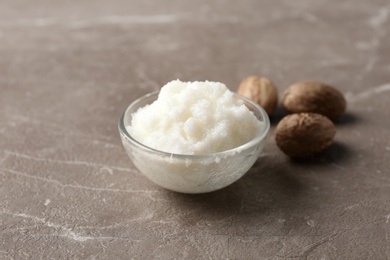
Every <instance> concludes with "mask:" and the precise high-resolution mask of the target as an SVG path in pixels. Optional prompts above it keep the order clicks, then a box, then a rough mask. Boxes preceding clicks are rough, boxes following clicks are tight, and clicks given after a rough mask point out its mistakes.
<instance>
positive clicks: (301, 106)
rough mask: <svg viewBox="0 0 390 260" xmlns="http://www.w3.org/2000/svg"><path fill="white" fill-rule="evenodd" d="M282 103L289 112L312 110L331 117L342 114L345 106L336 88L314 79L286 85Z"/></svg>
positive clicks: (343, 99)
mask: <svg viewBox="0 0 390 260" xmlns="http://www.w3.org/2000/svg"><path fill="white" fill-rule="evenodd" d="M282 105H283V107H284V109H286V110H287V111H288V112H290V113H301V112H312V113H318V114H321V115H324V116H327V117H328V118H330V119H332V118H334V117H337V116H339V115H340V114H342V113H343V112H344V111H345V109H346V106H347V103H346V100H345V98H344V96H343V94H342V93H341V92H340V91H338V90H337V89H335V88H333V87H330V86H328V85H325V84H322V83H320V82H316V81H302V82H298V83H295V84H293V85H291V86H290V87H288V88H287V89H286V91H285V92H284V94H283V97H282Z"/></svg>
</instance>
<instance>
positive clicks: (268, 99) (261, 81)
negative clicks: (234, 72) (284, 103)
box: [237, 76, 278, 116]
mask: <svg viewBox="0 0 390 260" xmlns="http://www.w3.org/2000/svg"><path fill="white" fill-rule="evenodd" d="M237 93H238V94H240V95H241V96H244V97H247V98H249V99H251V100H253V101H255V102H256V103H257V104H259V105H260V106H261V107H262V108H264V110H265V111H266V112H267V114H268V116H270V115H271V114H272V113H273V112H274V111H275V108H276V105H277V104H278V89H277V88H276V86H275V85H274V84H273V83H272V81H271V80H269V79H267V78H264V77H256V76H250V77H247V78H245V79H244V80H243V81H242V82H241V84H240V86H239V87H238V90H237Z"/></svg>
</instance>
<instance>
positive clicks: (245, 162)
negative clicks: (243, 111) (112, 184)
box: [118, 91, 270, 193]
mask: <svg viewBox="0 0 390 260" xmlns="http://www.w3.org/2000/svg"><path fill="white" fill-rule="evenodd" d="M158 94H159V92H158V91H157V92H153V93H150V94H147V95H145V96H143V97H141V98H139V99H137V100H135V101H134V102H133V103H131V104H130V105H129V106H128V107H127V109H126V110H125V111H124V112H123V114H122V116H121V118H120V120H119V125H118V127H119V132H120V136H121V140H122V143H123V146H124V148H125V150H126V152H127V154H128V156H129V157H130V160H131V161H132V162H133V164H134V165H135V166H136V167H137V168H138V170H139V171H140V172H141V173H142V174H144V175H145V176H146V177H147V178H148V179H150V180H151V181H153V182H154V183H156V184H157V185H159V186H161V187H164V188H166V189H169V190H172V191H176V192H181V193H205V192H211V191H215V190H219V189H222V188H224V187H226V186H228V185H230V184H232V183H233V182H235V181H237V180H238V179H240V178H241V177H242V176H243V175H244V174H245V173H246V172H247V171H248V170H249V169H250V168H251V167H252V166H253V164H254V163H255V162H256V160H257V158H258V157H259V155H260V153H261V151H262V150H263V146H264V139H265V138H266V136H267V134H268V131H269V128H270V122H269V118H268V115H267V113H266V112H265V111H264V109H263V108H261V107H260V106H259V105H257V104H256V103H255V102H253V101H251V100H249V99H247V98H245V97H242V96H240V95H238V94H236V93H234V96H235V98H237V99H241V100H243V101H244V104H245V105H246V106H247V107H248V108H249V110H251V111H252V112H253V113H254V114H255V116H256V118H257V119H258V120H259V121H261V122H263V128H262V129H261V130H260V131H259V132H258V133H257V135H256V137H255V138H253V139H252V140H251V141H249V142H248V143H245V144H243V145H241V146H239V147H236V148H233V149H230V150H226V151H223V152H218V153H213V154H202V155H185V154H174V153H167V152H163V151H159V150H156V149H153V148H150V147H148V146H145V145H143V144H141V143H140V142H138V141H137V140H135V139H134V138H133V137H132V136H131V135H130V134H129V132H128V131H127V130H126V126H129V125H131V119H132V114H133V113H135V112H136V111H137V110H138V109H139V108H141V107H143V106H146V105H148V104H151V103H153V102H154V101H155V100H156V99H157V98H158Z"/></svg>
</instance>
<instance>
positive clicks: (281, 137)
mask: <svg viewBox="0 0 390 260" xmlns="http://www.w3.org/2000/svg"><path fill="white" fill-rule="evenodd" d="M335 135H336V128H335V126H334V124H333V122H332V121H330V120H329V119H328V118H327V117H325V116H322V115H320V114H315V113H300V114H292V115H288V116H286V117H284V118H283V119H282V120H281V121H280V122H279V124H278V125H277V127H276V136H275V139H276V144H277V146H278V147H279V148H280V149H281V150H282V151H283V152H284V153H285V154H287V155H289V156H291V157H305V156H310V155H315V154H318V153H320V152H322V151H323V150H324V149H326V148H327V147H329V146H330V145H331V144H332V142H333V138H334V136H335Z"/></svg>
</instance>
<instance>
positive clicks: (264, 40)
mask: <svg viewBox="0 0 390 260" xmlns="http://www.w3.org/2000/svg"><path fill="white" fill-rule="evenodd" d="M389 32H390V2H389V1H388V0H372V1H369V0H365V1H364V0H356V1H355V0H347V1H326V0H321V1H309V0H299V1H289V0H282V1H255V0H244V1H222V0H218V1H206V0H201V1H179V0H161V1H124V0H112V1H103V0H96V1H92V0H87V1H76V0H71V1H49V0H36V1H27V0H20V1H19V0H17V1H14V0H4V1H1V2H0V198H1V199H0V258H1V259H40V258H44V259H46V258H47V259H49V258H50V259H60V258H63V259H108V258H111V259H131V258H134V259H153V258H161V259H173V258H175V259H182V258H189V259H195V258H198V259H208V258H210V259H388V258H390V170H389V168H390V167H389V166H390V133H389V127H390V116H389V100H390V33H389ZM251 74H255V75H263V76H267V77H269V78H271V79H272V80H273V81H274V82H275V84H276V85H277V86H278V88H279V90H280V92H282V91H283V90H284V89H286V88H287V87H288V86H289V84H292V83H294V82H296V81H298V80H308V79H311V80H318V81H323V82H325V83H328V84H330V85H333V86H335V87H337V88H338V89H340V90H341V91H342V92H343V93H344V94H345V96H346V97H347V100H348V111H347V113H346V114H345V115H344V116H342V117H341V118H340V119H339V120H338V121H337V122H336V125H337V130H338V132H337V136H336V142H335V144H334V145H333V146H332V147H331V148H330V149H329V150H328V151H327V152H325V153H324V154H322V155H321V156H319V157H316V158H313V159H311V160H306V161H292V160H290V159H289V158H288V157H286V156H285V155H284V154H282V153H281V152H280V151H279V150H278V149H277V147H276V145H275V142H274V128H275V125H276V123H277V121H278V120H279V119H280V117H281V116H283V111H282V110H279V111H278V113H277V115H276V116H274V117H273V118H272V122H273V124H272V129H271V132H270V135H269V138H268V140H267V144H266V148H265V151H264V154H263V155H262V156H261V158H259V160H258V162H257V163H256V164H255V166H254V167H253V168H252V169H251V170H250V172H248V174H247V175H245V176H244V178H242V179H241V180H240V181H238V182H237V183H235V184H233V185H231V186H229V187H227V188H225V189H222V190H220V191H217V192H213V193H209V194H203V195H184V194H178V193H174V192H170V191H167V190H164V189H162V188H159V187H157V186H156V185H154V184H153V183H151V182H150V181H149V180H147V179H146V178H145V177H143V176H142V175H140V173H139V172H138V171H137V170H136V169H135V167H134V166H133V165H132V163H131V162H130V160H129V159H128V157H127V155H126V153H125V151H124V149H123V147H122V145H121V143H120V138H119V134H118V130H117V122H118V119H119V117H120V115H121V113H122V111H123V110H124V109H125V108H126V106H127V105H128V104H129V103H131V102H132V101H133V100H135V99H136V98H138V97H139V96H141V95H143V94H145V93H148V92H151V91H153V90H157V89H159V88H160V86H162V85H164V84H165V83H166V82H168V81H170V80H172V79H176V78H180V79H182V80H191V81H193V80H206V79H208V80H215V81H221V82H224V83H225V84H227V85H228V87H229V88H230V89H232V90H235V89H236V88H237V86H238V84H239V82H240V81H241V79H242V78H244V77H246V76H248V75H251Z"/></svg>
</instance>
